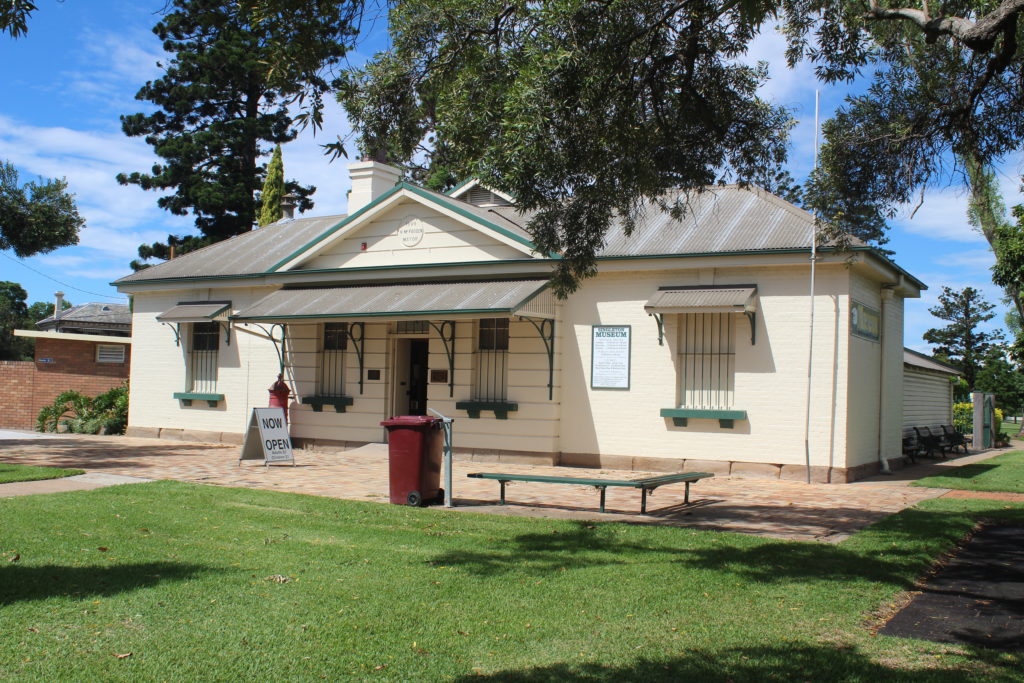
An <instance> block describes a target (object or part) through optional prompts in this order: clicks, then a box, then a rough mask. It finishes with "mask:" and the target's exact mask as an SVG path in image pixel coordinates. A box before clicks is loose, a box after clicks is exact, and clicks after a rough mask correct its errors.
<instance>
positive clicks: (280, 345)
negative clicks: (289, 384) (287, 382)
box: [250, 323, 286, 374]
mask: <svg viewBox="0 0 1024 683" xmlns="http://www.w3.org/2000/svg"><path fill="white" fill-rule="evenodd" d="M250 324H252V325H254V326H255V327H258V328H260V329H261V330H263V334H265V335H266V336H267V339H269V340H270V341H272V342H273V343H274V352H275V353H277V366H278V370H277V371H278V372H279V373H281V374H284V351H285V348H284V347H285V333H286V329H285V326H284V323H274V324H273V325H271V326H270V329H267V328H266V327H264V326H263V325H260V324H258V323H250ZM275 329H280V330H281V338H280V339H278V338H277V337H275V336H274V330H275Z"/></svg>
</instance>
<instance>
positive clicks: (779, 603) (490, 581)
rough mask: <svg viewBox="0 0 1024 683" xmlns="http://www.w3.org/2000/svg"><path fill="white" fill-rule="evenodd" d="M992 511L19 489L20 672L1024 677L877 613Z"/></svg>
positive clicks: (7, 602)
mask: <svg viewBox="0 0 1024 683" xmlns="http://www.w3.org/2000/svg"><path fill="white" fill-rule="evenodd" d="M979 516H985V517H988V518H1007V519H1012V520H1014V521H1016V522H1017V523H1024V509H1022V508H1020V507H1017V508H1012V507H1009V506H1006V505H1005V504H999V503H994V502H991V501H953V500H949V501H941V500H939V501H929V502H927V503H925V504H923V505H922V506H921V507H920V508H918V509H914V510H909V511H905V512H903V513H901V514H899V515H896V516H893V517H890V518H889V519H887V520H886V521H884V522H883V523H881V524H879V525H876V526H875V527H872V528H871V529H868V530H866V531H864V532H861V533H860V534H857V535H856V536H854V537H853V538H851V539H849V540H848V541H846V542H844V543H842V544H839V545H827V544H817V543H797V542H782V541H778V540H772V539H765V538H757V537H753V536H743V535H739V534H727V533H713V532H698V531H691V530H688V529H677V528H668V527H648V526H640V525H627V524H589V523H582V522H573V521H551V520H541V519H525V518H515V517H505V516H497V515H474V514H462V513H456V512H443V511H440V510H418V509H412V508H405V507H397V506H387V505H380V504H374V503H360V502H350V501H338V500H332V499H326V498H315V497H310V496H299V495H293V494H283V493H274V492H267V491H252V490H245V489H225V488H217V487H207V486H197V485H188V484H182V483H176V482H155V483H151V484H138V485H131V486H116V487H111V488H106V489H99V490H95V491H83V492H77V493H67V494H59V495H52V496H28V497H24V498H8V499H0V529H2V532H0V672H2V673H0V677H10V678H12V679H20V680H33V681H36V680H165V681H192V680H260V681H262V680H323V679H328V680H345V679H348V680H395V681H447V680H463V679H465V680H471V679H472V680H476V679H477V678H479V677H482V678H485V679H486V678H489V679H491V680H495V681H565V680H587V681H609V682H610V681H622V680H643V681H734V682H736V683H739V682H740V681H809V680H814V681H835V680H842V681H865V682H869V681H870V682H875V681H887V680H893V681H931V680H939V681H962V680H972V679H973V680H979V681H981V680H985V681H1011V680H1022V679H1024V657H1022V656H1021V655H1014V654H1005V653H997V652H994V651H988V650H976V651H969V650H967V649H964V648H959V647H955V646H946V645H938V644H934V643H926V642H918V641H909V640H902V639H896V638H888V637H882V636H878V637H875V636H872V635H871V633H870V629H869V623H870V622H871V616H870V615H871V614H872V613H873V612H874V611H876V610H880V609H881V610H885V609H887V608H888V606H889V605H891V603H892V601H893V599H894V596H896V595H897V594H898V593H899V592H900V591H903V590H905V589H909V588H911V586H912V583H913V581H914V579H915V578H916V577H918V576H919V575H921V574H922V573H923V572H925V571H926V570H927V568H928V567H929V566H930V565H931V563H932V560H933V558H935V557H936V556H938V555H939V554H940V553H941V552H943V551H946V550H948V549H949V548H951V547H952V545H953V544H954V543H955V542H956V541H957V540H958V539H960V538H961V537H962V536H963V535H964V534H965V533H967V532H968V530H969V529H970V528H971V527H972V525H973V524H974V523H975V521H976V518H978V517H979ZM14 557H18V560H17V561H16V562H11V561H9V560H10V559H13V558H14ZM272 577H280V578H278V579H277V580H274V578H272ZM129 654H130V656H122V655H129Z"/></svg>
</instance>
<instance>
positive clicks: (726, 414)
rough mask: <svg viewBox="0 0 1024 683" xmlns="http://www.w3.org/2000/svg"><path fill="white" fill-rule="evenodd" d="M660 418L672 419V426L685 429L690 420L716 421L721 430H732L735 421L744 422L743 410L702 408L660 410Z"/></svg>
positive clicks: (744, 412) (745, 415)
mask: <svg viewBox="0 0 1024 683" xmlns="http://www.w3.org/2000/svg"><path fill="white" fill-rule="evenodd" d="M661 416H662V417H669V418H672V424H674V425H675V426H676V427H685V426H686V424H687V420H689V419H690V418H695V419H701V420H718V426H720V427H721V428H722V429H732V428H733V427H735V426H736V420H746V419H747V411H745V410H707V409H702V408H662V409H661Z"/></svg>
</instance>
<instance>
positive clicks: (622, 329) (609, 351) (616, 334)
mask: <svg viewBox="0 0 1024 683" xmlns="http://www.w3.org/2000/svg"><path fill="white" fill-rule="evenodd" d="M630 331H631V330H630V326H629V325H594V326H593V330H592V332H591V340H590V341H591V343H590V388H591V389H629V366H630V351H631V348H630V345H631V339H630Z"/></svg>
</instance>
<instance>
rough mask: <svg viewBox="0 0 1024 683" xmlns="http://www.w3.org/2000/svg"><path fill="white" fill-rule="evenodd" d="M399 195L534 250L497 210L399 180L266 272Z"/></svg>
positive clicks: (289, 264) (285, 266)
mask: <svg viewBox="0 0 1024 683" xmlns="http://www.w3.org/2000/svg"><path fill="white" fill-rule="evenodd" d="M401 197H409V198H413V199H414V200H416V201H419V202H421V203H423V204H426V205H427V206H433V207H435V208H438V209H441V210H442V211H450V212H453V213H455V214H457V215H460V216H461V217H463V218H465V219H468V220H469V221H470V223H471V224H474V225H476V226H478V227H481V228H483V229H484V231H488V230H489V231H491V232H492V233H493V235H494V236H495V237H497V238H498V239H500V240H502V241H506V243H511V244H514V245H516V246H517V248H519V249H521V250H522V251H524V252H526V253H527V254H529V253H532V252H533V251H535V249H536V247H535V246H534V244H533V242H532V241H531V239H530V234H529V233H528V232H526V230H525V229H524V228H522V227H521V226H519V225H517V224H516V223H515V222H514V221H512V220H509V219H508V218H507V217H505V216H504V215H502V214H500V213H497V212H491V211H490V210H489V209H487V208H484V207H480V206H474V205H472V204H468V203H466V202H460V201H457V200H453V199H451V198H450V197H446V196H445V195H443V194H441V193H439V192H433V191H431V190H428V189H426V188H422V187H420V186H418V185H413V184H411V183H405V182H401V183H397V184H396V185H395V186H394V187H393V188H391V189H390V190H388V191H387V192H385V193H384V194H382V195H380V196H379V197H377V198H376V199H374V200H373V201H372V202H370V203H369V204H367V205H366V206H364V207H362V208H360V209H359V210H358V211H356V212H355V213H353V214H351V215H349V216H346V217H345V219H344V220H342V221H341V222H339V223H338V224H336V225H334V226H332V227H331V228H329V229H328V230H326V231H325V232H323V233H321V234H320V235H318V236H316V237H315V238H314V239H312V240H311V241H309V242H308V243H306V244H304V245H302V246H301V247H299V248H298V249H296V250H295V251H294V252H291V253H286V254H285V256H284V258H282V259H281V260H280V261H278V262H277V263H275V264H274V265H273V266H271V267H270V268H269V269H268V271H267V272H280V271H287V270H292V269H293V268H294V267H295V266H296V265H298V264H300V263H301V262H302V261H305V260H307V259H309V258H311V257H312V256H314V255H315V254H316V253H318V252H319V251H322V250H323V249H324V248H325V247H326V246H327V245H328V244H330V243H331V242H333V241H336V240H338V239H341V238H343V237H344V235H346V234H348V233H350V232H354V231H355V230H357V229H358V228H359V227H360V226H361V224H362V223H363V222H364V221H365V220H368V217H369V216H371V215H372V214H374V213H375V212H377V211H380V210H382V209H383V208H386V207H387V206H388V205H389V204H390V203H392V202H394V201H399V200H400V199H401Z"/></svg>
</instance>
